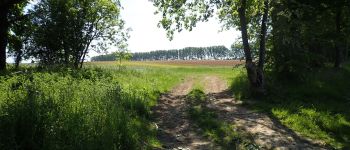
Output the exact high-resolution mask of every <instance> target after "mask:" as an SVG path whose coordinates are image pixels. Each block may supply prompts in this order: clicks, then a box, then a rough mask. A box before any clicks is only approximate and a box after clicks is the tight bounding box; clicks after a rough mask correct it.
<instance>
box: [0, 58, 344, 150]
mask: <svg viewBox="0 0 350 150" xmlns="http://www.w3.org/2000/svg"><path fill="white" fill-rule="evenodd" d="M191 62H195V63H193V64H188V62H187V61H186V62H176V65H175V64H171V65H168V64H166V63H167V62H126V63H124V65H123V67H122V68H121V67H120V66H119V65H118V63H117V62H107V63H106V62H103V63H100V62H99V63H89V64H88V65H87V67H86V68H84V69H82V70H77V71H75V70H69V69H68V70H67V69H65V70H62V69H61V70H60V69H44V70H38V69H36V68H30V67H23V68H21V70H20V71H17V72H11V73H8V74H3V75H2V76H1V82H0V84H1V86H0V87H1V91H2V92H1V94H0V113H1V115H0V127H1V128H0V138H1V142H0V148H1V149H11V148H13V147H18V148H22V149H23V148H24V149H26V148H35V149H77V148H78V149H80V148H82V149H95V148H98V149H101V148H102V149H163V148H165V149H166V148H178V147H180V148H181V147H182V148H186V147H187V148H191V149H196V148H199V149H205V148H208V147H211V148H219V149H231V148H233V147H235V148H238V149H247V148H249V147H250V148H254V149H266V148H278V147H279V148H281V147H287V148H309V149H329V148H336V149H341V148H347V147H349V135H350V134H349V132H350V118H349V116H350V115H349V114H350V112H349V110H348V108H349V105H350V103H349V99H347V97H349V96H350V95H348V94H349V93H348V92H347V89H349V83H348V82H344V81H345V80H342V79H344V78H346V77H347V76H349V74H350V70H349V69H350V68H349V67H347V68H346V69H343V70H341V71H338V72H336V73H334V72H333V73H327V72H329V71H327V70H323V71H322V74H321V75H318V76H315V75H314V74H312V73H310V77H311V76H312V78H310V79H309V80H308V82H307V84H304V85H298V84H291V83H289V84H282V85H279V84H274V83H269V86H276V87H272V88H271V89H275V90H276V91H271V93H273V94H271V95H268V96H266V98H265V99H256V100H254V99H251V98H250V96H249V94H248V93H247V90H248V88H247V86H246V85H247V84H246V82H247V79H246V77H245V76H244V75H245V72H244V70H243V68H242V67H234V68H233V67H232V65H233V64H235V63H236V62H232V65H231V66H228V65H227V64H223V65H218V64H221V62H218V63H216V64H215V63H214V64H215V65H210V66H205V65H202V64H206V63H207V62H206V61H204V62H201V61H191ZM225 63H228V62H225ZM183 64H186V65H183ZM194 64H195V65H194ZM225 85H226V86H225ZM325 85H327V86H325ZM329 87H332V88H329ZM191 91H192V92H191ZM337 95H342V96H337ZM287 99H288V100H287ZM167 113H169V114H167ZM179 113H180V114H179ZM172 114H173V115H175V116H172ZM181 116H182V117H181ZM254 116H255V120H256V121H258V122H251V121H252V120H251V119H253V118H254ZM256 117H258V118H256ZM259 117H260V119H259ZM168 119H170V120H168ZM236 119H238V120H236ZM259 120H260V121H261V122H260V121H259ZM186 125H188V127H185V128H183V126H186ZM261 125H266V127H267V128H266V127H262V126H261ZM248 126H250V127H249V128H248ZM260 130H264V131H260ZM265 132H269V133H266V134H263V133H265ZM271 135H275V136H271ZM172 138H174V139H172ZM191 142H192V143H191ZM198 143H199V145H198ZM200 143H202V144H200ZM203 143H204V144H203ZM101 144H102V145H101ZM293 144H295V145H294V146H293ZM201 146H202V148H201Z"/></svg>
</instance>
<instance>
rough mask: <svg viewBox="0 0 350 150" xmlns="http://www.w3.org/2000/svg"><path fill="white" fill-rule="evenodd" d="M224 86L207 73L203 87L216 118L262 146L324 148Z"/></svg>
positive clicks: (267, 147) (224, 84)
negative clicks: (247, 105) (252, 108)
mask: <svg viewBox="0 0 350 150" xmlns="http://www.w3.org/2000/svg"><path fill="white" fill-rule="evenodd" d="M227 89H228V86H227V84H226V82H224V81H223V80H222V79H220V78H219V77H217V76H206V77H205V78H204V90H205V92H206V93H208V96H209V99H210V102H209V104H208V105H207V107H209V108H211V109H214V110H215V111H216V112H217V114H218V117H219V119H221V120H224V121H226V122H231V123H233V124H234V125H235V126H236V127H237V128H238V130H239V131H242V132H244V133H248V134H249V135H252V137H253V139H254V142H255V143H256V144H258V145H259V146H260V147H261V148H262V149H326V148H324V147H322V146H319V145H318V144H316V143H315V142H312V141H310V140H306V139H303V138H301V137H300V136H298V135H297V134H296V133H294V132H293V131H291V130H290V129H288V128H286V127H285V126H283V125H281V124H280V123H278V122H277V121H274V120H273V119H271V118H270V117H269V116H268V115H266V114H264V113H257V112H252V111H250V110H248V109H247V108H245V107H243V106H242V105H241V104H242V103H241V102H237V101H235V100H234V99H233V98H232V96H230V95H231V94H230V92H229V91H228V90H227Z"/></svg>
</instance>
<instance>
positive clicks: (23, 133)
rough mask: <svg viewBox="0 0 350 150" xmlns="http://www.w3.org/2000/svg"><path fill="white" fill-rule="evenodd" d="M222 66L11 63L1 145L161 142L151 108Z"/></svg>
mask: <svg viewBox="0 0 350 150" xmlns="http://www.w3.org/2000/svg"><path fill="white" fill-rule="evenodd" d="M208 72H209V74H221V75H223V76H226V77H228V76H229V74H230V72H232V70H230V69H227V67H218V68H217V69H216V68H213V67H206V66H203V67H196V66H192V67H189V66H187V67H180V66H176V67H170V66H161V67H155V66H134V65H131V66H125V67H123V68H122V69H120V68H119V67H118V66H117V65H116V64H114V65H93V64H90V65H88V66H87V67H86V68H85V69H82V70H71V69H59V68H54V69H41V70H40V69H38V68H34V67H30V66H29V67H28V66H26V67H23V68H22V69H20V70H13V69H11V68H10V69H9V71H8V72H3V73H2V74H1V75H0V91H1V92H0V139H1V140H0V149H152V148H155V147H160V145H161V143H159V142H158V140H157V139H156V129H155V127H154V124H153V123H152V122H151V121H150V120H152V119H150V117H151V107H152V106H154V105H156V103H157V99H158V97H159V95H160V94H161V93H165V92H167V91H168V90H169V89H171V88H172V87H173V86H174V85H176V84H177V83H179V82H182V81H183V80H184V79H185V78H186V77H187V76H197V75H201V74H203V73H208Z"/></svg>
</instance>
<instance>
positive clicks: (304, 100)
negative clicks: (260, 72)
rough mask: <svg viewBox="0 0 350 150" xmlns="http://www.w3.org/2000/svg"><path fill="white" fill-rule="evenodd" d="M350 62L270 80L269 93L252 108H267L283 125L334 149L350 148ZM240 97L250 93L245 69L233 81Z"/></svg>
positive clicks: (258, 99)
mask: <svg viewBox="0 0 350 150" xmlns="http://www.w3.org/2000/svg"><path fill="white" fill-rule="evenodd" d="M349 67H350V65H349V64H347V65H346V66H345V67H344V68H343V69H338V70H334V69H333V68H328V69H323V70H319V71H316V72H310V73H307V75H306V79H305V80H304V81H285V80H272V79H269V80H268V84H267V88H268V93H269V95H267V96H265V97H260V98H256V102H257V103H254V104H250V105H248V106H249V107H251V108H254V109H257V110H260V111H265V112H267V113H269V114H270V116H271V117H273V118H275V119H276V120H278V121H279V122H281V123H282V124H283V125H285V126H287V127H288V128H290V129H292V130H293V131H295V132H297V133H299V134H300V135H302V136H304V137H308V138H310V139H313V140H315V141H318V142H320V143H323V144H324V145H327V146H329V147H332V148H334V149H349V148H350V110H349V108H350V92H349V89H350V80H349V79H348V78H349V77H350V69H349ZM232 84H233V86H232V90H233V91H234V93H235V94H236V95H237V98H239V99H242V100H245V99H251V98H250V97H249V94H248V93H249V92H248V86H247V78H246V77H245V75H244V73H242V74H241V76H238V77H237V78H235V79H234V81H233V83H232Z"/></svg>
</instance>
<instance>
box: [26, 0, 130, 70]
mask: <svg viewBox="0 0 350 150" xmlns="http://www.w3.org/2000/svg"><path fill="white" fill-rule="evenodd" d="M32 13H33V19H32V23H33V25H34V27H35V31H34V34H33V41H32V43H31V45H32V47H31V49H32V51H33V54H34V56H35V57H36V58H38V59H39V60H40V64H41V65H61V64H64V65H66V66H70V67H74V68H79V67H82V64H83V62H84V60H85V57H86V55H87V54H88V52H89V50H95V51H105V50H106V49H107V48H109V47H110V46H119V45H125V42H126V40H127V38H128V34H127V31H126V30H124V21H123V20H121V18H120V4H119V1H115V0H67V1H57V0H42V1H40V2H39V3H38V4H37V5H36V6H35V7H34V9H33V10H32Z"/></svg>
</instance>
